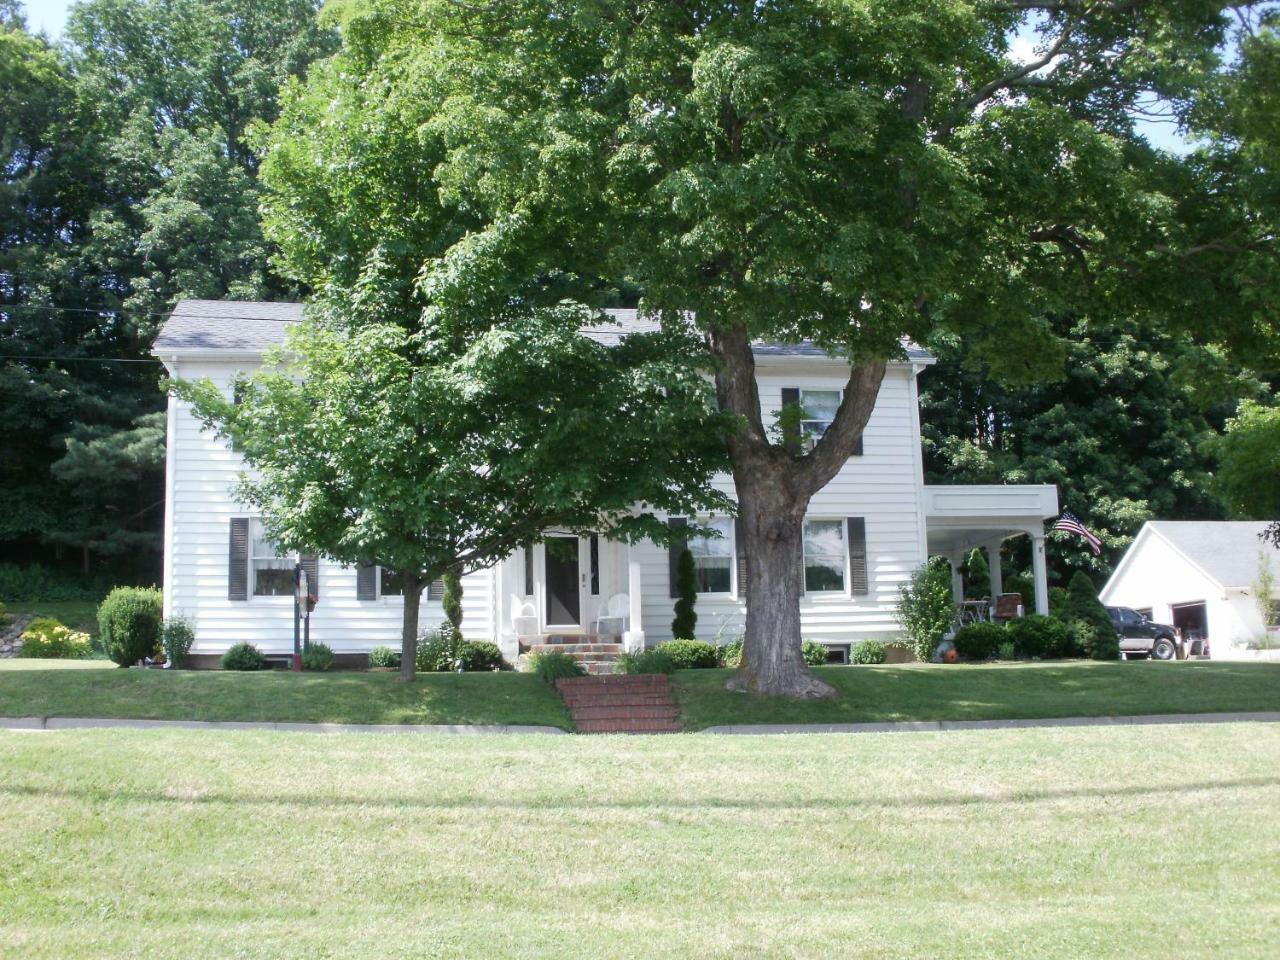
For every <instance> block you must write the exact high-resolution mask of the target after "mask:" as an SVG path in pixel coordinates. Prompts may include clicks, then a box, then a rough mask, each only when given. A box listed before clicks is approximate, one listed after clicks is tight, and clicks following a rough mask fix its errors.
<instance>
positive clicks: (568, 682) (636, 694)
mask: <svg viewBox="0 0 1280 960" xmlns="http://www.w3.org/2000/svg"><path fill="white" fill-rule="evenodd" d="M556 689H557V690H559V691H560V696H562V697H563V698H564V702H565V706H566V707H568V709H569V715H570V716H571V717H573V722H574V725H575V726H576V727H577V728H578V732H579V733H675V732H676V731H678V730H679V729H680V721H679V719H678V718H679V715H680V711H679V709H678V708H677V707H676V702H675V699H674V698H673V697H672V695H671V684H670V683H669V682H668V680H667V678H666V676H664V675H662V674H657V675H641V676H633V675H626V676H623V675H611V676H589V677H574V678H571V679H565V680H557V681H556Z"/></svg>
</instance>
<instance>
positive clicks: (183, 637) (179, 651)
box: [160, 617, 196, 667]
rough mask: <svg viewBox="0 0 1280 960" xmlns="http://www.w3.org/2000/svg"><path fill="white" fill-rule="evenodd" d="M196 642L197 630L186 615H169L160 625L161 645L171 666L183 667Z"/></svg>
mask: <svg viewBox="0 0 1280 960" xmlns="http://www.w3.org/2000/svg"><path fill="white" fill-rule="evenodd" d="M195 642H196V632H195V630H194V629H193V628H192V626H191V621H190V620H187V619H186V618H185V617H169V618H168V619H166V620H165V621H164V623H162V624H161V625H160V646H161V647H162V648H163V649H164V658H165V660H166V661H168V664H169V666H170V667H181V666H182V661H183V660H185V659H186V658H187V653H188V652H189V651H190V650H191V645H192V644H194V643H195Z"/></svg>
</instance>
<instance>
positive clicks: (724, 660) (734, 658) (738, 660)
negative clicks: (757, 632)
mask: <svg viewBox="0 0 1280 960" xmlns="http://www.w3.org/2000/svg"><path fill="white" fill-rule="evenodd" d="M719 653H720V663H721V665H723V666H726V667H732V668H733V669H735V670H736V669H738V667H740V666H742V637H735V638H734V639H733V640H730V641H729V642H728V643H726V644H725V645H724V646H723V647H721V648H720V650H719Z"/></svg>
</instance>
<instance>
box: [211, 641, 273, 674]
mask: <svg viewBox="0 0 1280 960" xmlns="http://www.w3.org/2000/svg"><path fill="white" fill-rule="evenodd" d="M266 663H267V661H266V659H265V658H264V657H263V656H262V651H261V650H259V649H258V648H257V647H255V646H254V645H253V644H252V643H237V644H236V645H235V646H234V647H232V648H231V649H230V650H228V651H227V652H226V653H224V654H223V655H222V669H223V670H261V669H262V668H263V667H264V666H266Z"/></svg>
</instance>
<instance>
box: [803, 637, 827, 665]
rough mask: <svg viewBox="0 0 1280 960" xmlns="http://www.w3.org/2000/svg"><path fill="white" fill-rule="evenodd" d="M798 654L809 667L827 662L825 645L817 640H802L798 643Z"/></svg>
mask: <svg viewBox="0 0 1280 960" xmlns="http://www.w3.org/2000/svg"><path fill="white" fill-rule="evenodd" d="M800 656H801V657H803V658H804V662H805V663H806V664H808V665H809V666H811V667H820V666H822V665H823V664H824V663H826V662H827V646H826V644H824V643H819V642H818V641H817V640H803V641H801V643H800Z"/></svg>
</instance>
